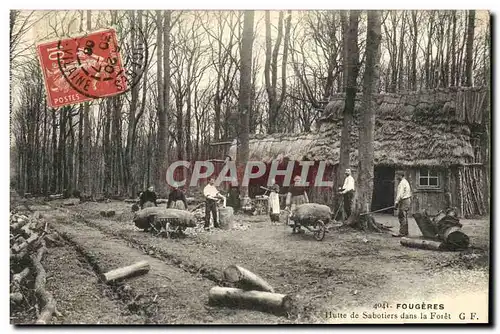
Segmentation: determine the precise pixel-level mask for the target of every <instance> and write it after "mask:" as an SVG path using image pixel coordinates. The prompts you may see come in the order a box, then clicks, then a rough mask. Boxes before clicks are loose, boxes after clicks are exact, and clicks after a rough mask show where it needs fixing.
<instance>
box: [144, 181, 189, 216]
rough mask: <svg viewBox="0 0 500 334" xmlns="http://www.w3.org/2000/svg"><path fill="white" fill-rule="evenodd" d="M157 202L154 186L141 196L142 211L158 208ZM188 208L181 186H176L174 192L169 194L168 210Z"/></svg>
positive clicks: (173, 188)
mask: <svg viewBox="0 0 500 334" xmlns="http://www.w3.org/2000/svg"><path fill="white" fill-rule="evenodd" d="M157 200H158V198H157V195H156V192H155V188H154V187H153V186H150V187H149V188H148V189H147V190H145V191H143V192H142V193H141V194H140V195H139V205H140V207H141V209H144V208H148V207H152V206H158V203H157ZM187 207H188V206H187V200H186V195H185V194H184V192H182V191H181V190H180V189H179V186H177V185H174V186H173V187H172V191H171V192H170V193H169V194H168V201H167V208H171V209H179V210H186V209H187Z"/></svg>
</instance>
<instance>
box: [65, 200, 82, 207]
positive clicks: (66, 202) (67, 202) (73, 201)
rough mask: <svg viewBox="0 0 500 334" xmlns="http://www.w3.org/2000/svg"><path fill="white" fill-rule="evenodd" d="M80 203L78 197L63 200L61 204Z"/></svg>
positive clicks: (71, 204)
mask: <svg viewBox="0 0 500 334" xmlns="http://www.w3.org/2000/svg"><path fill="white" fill-rule="evenodd" d="M79 203H80V199H79V198H68V199H67V200H65V201H64V202H63V205H65V206H73V205H77V204H79Z"/></svg>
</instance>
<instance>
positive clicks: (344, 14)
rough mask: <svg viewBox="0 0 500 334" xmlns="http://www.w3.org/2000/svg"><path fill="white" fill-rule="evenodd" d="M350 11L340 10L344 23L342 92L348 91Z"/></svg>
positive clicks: (342, 22) (341, 20)
mask: <svg viewBox="0 0 500 334" xmlns="http://www.w3.org/2000/svg"><path fill="white" fill-rule="evenodd" d="M348 13H349V12H348V11H347V10H342V11H340V22H341V25H342V48H341V50H342V53H341V58H342V79H343V83H342V92H344V93H345V92H346V90H347V66H348V60H347V47H348V46H347V41H348V39H347V31H348V30H349V22H348Z"/></svg>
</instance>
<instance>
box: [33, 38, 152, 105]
mask: <svg viewBox="0 0 500 334" xmlns="http://www.w3.org/2000/svg"><path fill="white" fill-rule="evenodd" d="M121 35H122V36H123V37H125V41H122V42H120V41H119V39H118V37H117V33H116V31H115V29H106V30H101V31H96V32H92V33H89V34H85V35H82V36H77V37H74V38H66V39H59V40H56V41H52V42H48V43H44V44H40V45H38V46H37V51H38V54H39V58H40V64H41V66H42V71H43V74H44V79H45V87H46V91H47V98H48V105H49V106H50V107H53V108H58V107H61V106H65V105H70V104H76V103H82V102H86V101H91V100H93V99H99V98H103V97H110V96H115V95H119V94H123V93H125V92H127V91H129V90H130V89H131V88H132V87H134V86H135V85H137V84H138V83H139V81H140V79H141V77H142V74H143V73H144V69H145V68H146V66H147V59H148V48H147V44H146V39H145V38H144V35H143V34H142V32H141V31H138V30H135V31H134V32H131V31H126V32H125V33H123V34H121ZM129 36H134V39H133V40H132V39H131V38H129ZM123 37H122V38H123Z"/></svg>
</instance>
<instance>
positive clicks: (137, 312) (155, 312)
mask: <svg viewBox="0 0 500 334" xmlns="http://www.w3.org/2000/svg"><path fill="white" fill-rule="evenodd" d="M61 203H62V201H51V202H48V203H47V204H48V205H50V208H49V207H44V209H47V210H45V211H41V212H42V215H43V216H44V217H46V219H47V220H49V221H50V224H51V228H52V229H55V230H56V231H57V232H58V233H59V234H60V235H61V236H62V237H63V238H64V240H65V243H64V245H61V246H59V247H52V248H49V249H48V253H47V255H46V256H45V257H44V260H43V262H42V263H43V265H44V266H45V269H46V271H47V272H48V274H49V277H48V280H47V289H48V290H50V291H51V292H52V293H53V295H54V297H55V299H56V300H57V305H58V306H57V308H58V311H59V312H60V313H61V314H60V316H58V317H54V318H53V323H54V324H82V323H85V324H148V323H151V324H153V323H154V324H157V323H161V324H188V323H189V324H218V323H232V324H250V323H252V324H282V323H283V324H287V323H288V324H289V323H328V322H331V323H335V322H337V321H336V320H335V319H331V318H327V317H326V316H325V314H326V312H327V311H328V312H332V313H336V312H342V311H345V312H351V311H352V310H358V309H359V310H366V311H369V312H370V311H372V310H373V306H374V305H375V304H376V303H381V302H388V303H389V304H390V305H392V306H395V305H396V303H405V302H417V303H418V302H419V303H422V302H433V301H436V300H437V301H439V302H442V303H443V302H444V303H445V307H446V308H448V307H453V305H452V304H453V303H456V302H457V300H456V299H454V298H458V297H459V296H462V297H464V296H465V297H464V298H468V297H467V296H470V295H474V296H475V298H479V299H478V300H482V301H483V302H484V303H487V300H488V278H489V241H490V234H489V232H490V226H489V224H490V222H489V221H488V219H477V220H461V223H462V224H463V225H464V226H463V231H464V232H465V233H467V234H468V235H469V236H470V238H471V248H469V249H468V250H466V251H462V252H436V251H429V250H420V249H411V248H406V247H403V246H401V245H400V243H399V238H394V237H392V236H391V235H390V234H378V233H363V232H359V231H354V230H352V229H350V228H345V227H340V228H339V227H331V229H330V232H329V233H328V234H327V235H326V236H325V239H324V240H323V241H321V242H318V241H316V240H315V239H314V238H313V237H312V235H311V234H310V233H307V232H306V233H305V234H292V233H291V229H290V228H289V227H286V226H284V225H281V224H272V223H271V222H270V220H269V218H268V217H267V216H247V215H236V216H235V220H236V223H237V226H239V227H238V228H235V229H232V230H228V231H224V230H214V231H210V232H205V231H203V230H202V229H201V228H200V229H196V230H193V231H191V232H192V233H190V234H189V235H188V236H187V237H185V238H178V239H167V238H161V237H155V236H153V235H151V234H148V233H145V232H142V231H140V230H138V229H137V228H136V227H135V226H134V225H133V223H132V221H131V218H132V213H131V212H130V207H131V204H129V203H124V202H119V201H114V202H111V203H95V202H87V203H82V204H79V205H76V206H72V207H62V206H61ZM26 204H27V207H28V208H30V209H31V211H36V210H38V209H40V208H41V207H39V206H38V207H37V206H34V205H32V204H34V202H33V201H32V202H29V201H28V202H27V203H26ZM40 204H43V203H38V205H40ZM11 205H12V203H11ZM14 205H15V203H14ZM163 205H164V204H163ZM42 208H43V207H42ZM101 210H116V212H117V214H116V215H115V216H114V217H112V218H103V217H101V216H100V215H99V212H100V211H101ZM61 212H64V213H65V218H61V217H59V218H57V216H58V215H60V213H61ZM68 214H69V217H70V219H68ZM54 217H55V218H54ZM375 219H376V221H378V222H380V223H383V224H385V225H390V226H394V228H393V230H394V232H396V231H397V228H396V227H397V226H398V222H397V218H396V217H393V216H389V215H377V216H375ZM418 235H420V232H419V230H418V228H417V226H416V224H415V222H414V220H413V219H412V218H411V219H410V236H412V237H413V236H415V237H416V236H418ZM139 260H147V261H149V263H150V265H151V270H150V271H149V273H147V274H145V275H142V276H138V277H135V278H131V279H127V280H126V281H125V282H124V283H121V284H116V285H111V286H110V285H105V284H104V283H102V282H100V281H99V279H98V273H101V272H105V271H108V270H111V269H114V268H117V267H120V266H125V265H128V264H131V263H133V262H136V261H139ZM231 264H238V265H241V266H243V267H245V268H247V269H249V270H250V271H253V272H254V273H256V274H258V275H260V276H261V277H263V278H264V279H265V280H267V281H268V282H269V283H270V284H271V285H272V286H273V287H274V288H275V290H276V292H279V293H283V294H289V293H290V294H296V295H298V296H299V299H300V300H301V303H302V305H303V309H302V310H301V313H300V315H299V317H298V318H294V319H288V318H286V317H283V316H281V317H280V316H274V315H271V314H268V313H263V312H258V311H251V310H243V309H230V308H223V307H214V306H209V305H208V292H209V290H210V288H211V287H213V286H216V285H219V284H221V279H222V271H223V270H224V268H225V267H227V266H228V265H231ZM484 306H485V307H487V305H486V304H485V305H484ZM32 319H33V316H32V315H31V316H30V314H29V312H25V313H22V314H18V313H16V314H11V322H12V323H15V324H20V323H30V322H31V321H32Z"/></svg>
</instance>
